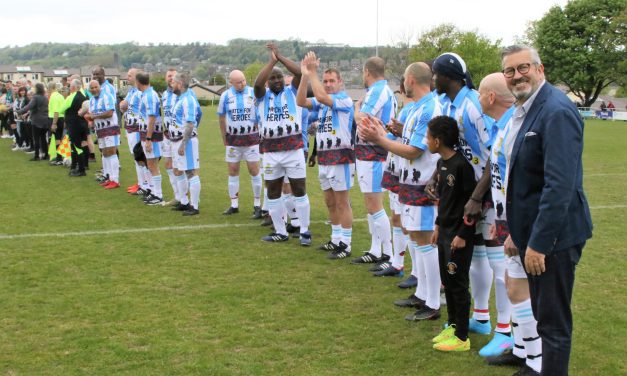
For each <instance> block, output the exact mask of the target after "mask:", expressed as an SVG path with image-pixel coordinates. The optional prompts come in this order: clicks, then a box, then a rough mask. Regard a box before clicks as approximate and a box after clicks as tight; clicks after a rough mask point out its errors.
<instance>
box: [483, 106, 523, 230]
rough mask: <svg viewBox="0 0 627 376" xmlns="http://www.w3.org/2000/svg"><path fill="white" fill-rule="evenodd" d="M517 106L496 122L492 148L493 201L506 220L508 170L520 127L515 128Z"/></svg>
mask: <svg viewBox="0 0 627 376" xmlns="http://www.w3.org/2000/svg"><path fill="white" fill-rule="evenodd" d="M515 110H516V106H512V107H511V108H510V109H509V110H507V112H505V113H504V114H503V116H501V118H500V119H499V120H498V121H497V122H496V127H497V129H498V131H497V133H496V136H495V138H494V143H493V144H492V149H491V150H490V177H491V179H492V181H491V189H492V201H493V202H494V208H495V209H496V214H497V218H499V219H502V220H505V219H506V217H505V193H506V192H507V186H506V183H507V171H508V168H509V161H510V156H511V153H512V146H513V145H514V140H516V135H518V131H519V130H520V127H518V128H516V129H513V127H512V123H513V121H512V120H513V114H514V111H515Z"/></svg>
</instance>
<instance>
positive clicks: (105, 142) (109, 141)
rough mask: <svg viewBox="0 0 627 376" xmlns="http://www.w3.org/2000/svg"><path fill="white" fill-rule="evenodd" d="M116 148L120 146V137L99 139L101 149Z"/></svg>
mask: <svg viewBox="0 0 627 376" xmlns="http://www.w3.org/2000/svg"><path fill="white" fill-rule="evenodd" d="M114 146H120V135H119V134H117V135H115V136H107V137H98V147H99V148H100V149H104V148H110V147H114Z"/></svg>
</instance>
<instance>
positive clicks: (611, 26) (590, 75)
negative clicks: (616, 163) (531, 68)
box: [528, 0, 627, 107]
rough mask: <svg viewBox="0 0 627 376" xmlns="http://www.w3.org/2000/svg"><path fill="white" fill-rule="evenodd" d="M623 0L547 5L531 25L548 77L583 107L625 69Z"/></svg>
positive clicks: (581, 0)
mask: <svg viewBox="0 0 627 376" xmlns="http://www.w3.org/2000/svg"><path fill="white" fill-rule="evenodd" d="M626 9H627V0H573V1H570V2H568V3H567V4H566V6H565V7H564V8H561V7H559V6H554V7H552V8H551V9H550V10H549V11H548V12H547V13H546V14H545V15H544V17H542V18H541V19H540V20H538V21H536V22H535V23H534V24H533V26H532V27H531V29H530V31H529V33H528V38H529V40H531V41H532V42H533V45H534V46H535V47H536V48H537V49H538V52H539V53H540V57H541V59H542V62H543V64H544V68H545V74H546V77H547V80H549V81H551V82H554V83H561V84H564V85H566V86H567V87H568V89H569V90H570V91H572V93H573V94H574V95H575V96H577V97H578V98H579V99H580V100H581V103H582V104H583V106H584V107H588V106H590V105H592V104H593V103H594V102H595V101H596V99H597V98H598V96H599V94H601V91H602V90H603V89H604V88H605V87H607V86H608V85H610V84H611V83H613V82H616V83H618V84H624V83H625V76H626V75H627V63H626V61H627V54H626V53H625V47H626V46H625V45H626V44H627V13H626Z"/></svg>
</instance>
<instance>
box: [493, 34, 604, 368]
mask: <svg viewBox="0 0 627 376" xmlns="http://www.w3.org/2000/svg"><path fill="white" fill-rule="evenodd" d="M501 57H502V66H503V74H504V76H505V80H506V82H507V86H508V88H509V89H510V91H511V92H512V94H514V96H515V97H516V110H515V112H514V115H513V124H512V127H520V130H519V132H518V135H517V136H516V139H515V141H514V143H513V147H512V152H511V160H510V164H509V169H508V172H509V173H508V175H507V195H506V212H507V224H508V226H509V229H510V238H511V239H508V240H511V241H513V245H514V246H511V247H508V248H507V249H506V252H507V253H508V254H509V253H514V252H518V253H519V254H520V258H521V260H522V261H523V263H524V265H525V269H526V271H527V274H528V279H529V290H530V293H531V307H532V309H533V313H534V316H535V317H536V319H537V320H538V334H539V335H540V337H541V339H542V374H546V375H567V374H568V362H569V358H570V348H571V339H572V312H571V309H570V302H571V299H572V292H573V285H574V281H575V267H576V265H577V263H578V262H579V259H580V257H581V253H582V250H583V247H584V245H585V242H586V240H587V239H589V238H590V237H591V236H592V220H591V217H590V210H589V207H588V202H587V200H586V196H585V194H584V191H583V186H582V180H583V169H582V160H581V156H582V152H583V122H582V120H581V117H580V116H579V113H578V111H577V108H576V107H575V105H574V104H573V103H572V102H571V101H570V100H569V99H568V97H566V95H564V93H562V92H561V91H559V90H558V89H556V88H555V87H553V86H552V85H551V84H549V83H547V82H546V81H545V78H544V66H543V65H542V62H541V61H540V57H539V56H538V53H537V51H536V50H534V49H533V48H531V47H527V46H510V47H507V48H505V49H504V50H503V52H502V54H501ZM508 243H509V242H508V241H506V244H508ZM528 374H532V373H528Z"/></svg>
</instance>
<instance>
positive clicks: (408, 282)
mask: <svg viewBox="0 0 627 376" xmlns="http://www.w3.org/2000/svg"><path fill="white" fill-rule="evenodd" d="M397 286H398V287H399V288H401V289H409V288H412V287H416V286H418V278H416V276H415V275H413V274H410V275H409V277H407V278H406V279H404V280H402V281H401V282H399V284H398V285H397Z"/></svg>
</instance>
